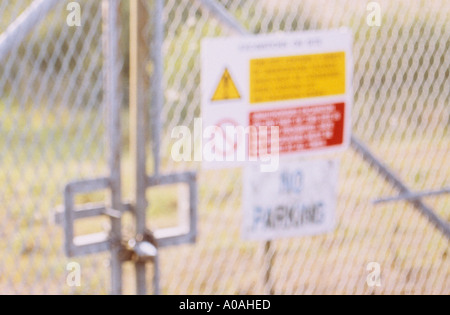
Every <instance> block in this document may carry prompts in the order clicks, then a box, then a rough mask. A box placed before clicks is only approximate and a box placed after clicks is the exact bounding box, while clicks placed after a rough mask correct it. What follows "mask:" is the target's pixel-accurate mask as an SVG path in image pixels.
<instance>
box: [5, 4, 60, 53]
mask: <svg viewBox="0 0 450 315" xmlns="http://www.w3.org/2000/svg"><path fill="white" fill-rule="evenodd" d="M59 2H60V1H59V0H35V1H33V3H31V5H30V6H29V7H28V8H27V9H25V11H23V12H22V14H21V15H19V16H18V17H17V18H16V19H15V21H14V22H13V23H11V24H10V25H9V26H8V28H7V29H6V31H4V32H3V33H2V34H0V61H3V59H4V58H5V57H6V55H7V54H8V53H9V52H10V51H11V49H12V48H14V46H15V45H18V44H20V43H21V42H22V41H23V40H24V38H25V37H26V36H27V35H28V33H30V32H31V31H32V30H34V29H36V27H37V25H38V24H39V23H40V22H41V21H42V20H43V19H44V18H45V17H46V16H47V14H48V13H49V12H50V11H51V10H52V9H53V7H55V6H56V4H58V3H59Z"/></svg>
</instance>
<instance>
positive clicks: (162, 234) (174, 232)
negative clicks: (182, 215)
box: [147, 172, 198, 247]
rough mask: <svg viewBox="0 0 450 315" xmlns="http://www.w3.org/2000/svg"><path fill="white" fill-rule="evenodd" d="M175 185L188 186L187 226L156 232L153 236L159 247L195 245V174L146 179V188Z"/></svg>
mask: <svg viewBox="0 0 450 315" xmlns="http://www.w3.org/2000/svg"><path fill="white" fill-rule="evenodd" d="M176 183H186V184H188V185H189V209H188V212H189V226H185V227H175V228H166V229H160V230H156V231H155V232H154V234H155V237H156V239H157V241H158V246H159V247H167V246H175V245H181V244H192V243H195V240H196V237H197V206H198V204H197V203H198V198H197V194H198V188H197V174H196V173H195V172H184V173H174V174H168V175H158V176H150V177H148V178H147V185H148V187H153V186H159V185H171V184H176Z"/></svg>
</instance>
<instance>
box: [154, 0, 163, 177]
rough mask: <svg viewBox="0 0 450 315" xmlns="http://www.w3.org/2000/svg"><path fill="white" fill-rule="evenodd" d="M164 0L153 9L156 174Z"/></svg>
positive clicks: (157, 168)
mask: <svg viewBox="0 0 450 315" xmlns="http://www.w3.org/2000/svg"><path fill="white" fill-rule="evenodd" d="M163 10H164V0H156V1H155V7H154V9H153V17H152V21H153V42H152V51H151V55H152V61H153V75H152V82H151V86H152V89H151V93H152V94H151V95H152V99H151V108H152V140H153V141H152V144H153V159H154V170H153V172H154V175H156V176H157V175H159V173H160V169H161V156H160V154H161V152H160V151H161V132H162V124H161V111H162V107H163V104H164V92H163V91H164V90H163V72H164V57H163V52H162V45H163V41H164V21H163Z"/></svg>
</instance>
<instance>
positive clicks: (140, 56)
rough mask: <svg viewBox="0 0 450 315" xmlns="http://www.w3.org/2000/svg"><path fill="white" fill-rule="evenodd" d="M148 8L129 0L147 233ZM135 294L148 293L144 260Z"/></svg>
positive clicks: (134, 130) (135, 153)
mask: <svg viewBox="0 0 450 315" xmlns="http://www.w3.org/2000/svg"><path fill="white" fill-rule="evenodd" d="M146 21H147V9H146V7H145V4H144V2H143V1H142V0H134V1H130V129H131V133H130V134H131V139H130V144H131V156H132V164H133V167H134V176H135V180H136V181H135V187H134V189H133V192H134V196H133V197H134V205H135V209H134V211H135V219H136V233H137V234H142V235H143V234H144V233H145V228H146V224H145V223H146V213H145V212H146V210H147V199H146V189H147V182H146V176H147V175H146V174H147V163H146V160H147V130H148V112H147V108H146V105H147V104H148V101H147V100H148V98H147V97H146V96H147V95H148V94H149V93H146V89H147V87H148V84H146V83H147V81H148V79H147V76H146V74H145V64H146V61H147V56H148V45H147V41H146V39H145V34H144V30H145V23H146ZM135 269H136V293H137V294H138V295H144V294H146V293H147V286H146V268H145V263H144V262H136V264H135Z"/></svg>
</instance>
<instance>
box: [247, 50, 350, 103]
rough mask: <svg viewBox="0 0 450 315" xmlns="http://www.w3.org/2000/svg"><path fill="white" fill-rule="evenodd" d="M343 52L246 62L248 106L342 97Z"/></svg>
mask: <svg viewBox="0 0 450 315" xmlns="http://www.w3.org/2000/svg"><path fill="white" fill-rule="evenodd" d="M345 81H346V80H345V52H333V53H324V54H314V55H301V56H288V57H276V58H264V59H252V60H250V103H252V104H256V103H264V102H276V101H285V100H293V99H300V98H309V97H319V96H329V95H341V94H345Z"/></svg>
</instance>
